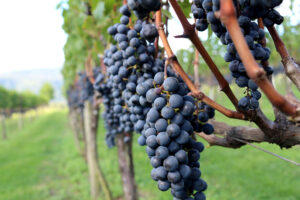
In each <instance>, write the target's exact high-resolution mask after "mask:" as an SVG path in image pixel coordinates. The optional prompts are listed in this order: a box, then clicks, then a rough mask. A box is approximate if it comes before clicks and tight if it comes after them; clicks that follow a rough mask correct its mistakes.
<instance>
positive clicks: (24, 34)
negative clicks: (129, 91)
mask: <svg viewBox="0 0 300 200" xmlns="http://www.w3.org/2000/svg"><path fill="white" fill-rule="evenodd" d="M59 2H60V0H13V1H11V0H2V1H0V24H1V29H0V74H4V73H7V72H12V71H19V70H32V69H43V68H46V69H52V68H58V69H60V68H62V66H63V63H64V54H63V47H64V44H65V42H66V39H67V35H66V34H65V33H64V31H63V29H62V24H63V18H62V16H61V11H60V10H57V9H56V5H57V4H58V3H59ZM289 4H290V1H289V0H286V1H284V3H283V5H282V6H281V8H280V12H281V13H282V14H283V15H285V16H286V15H290V11H289V9H288V6H289ZM297 10H298V11H299V9H297ZM169 30H170V32H171V34H170V37H169V39H170V44H171V47H172V48H173V50H174V51H175V52H176V51H177V50H179V49H180V48H188V47H189V46H190V42H189V41H188V40H186V39H175V38H174V37H173V36H175V35H180V34H181V33H182V29H181V26H180V24H179V21H178V19H177V18H174V20H171V21H170V28H169ZM200 38H202V39H203V38H204V39H205V38H206V35H205V33H204V34H202V35H200Z"/></svg>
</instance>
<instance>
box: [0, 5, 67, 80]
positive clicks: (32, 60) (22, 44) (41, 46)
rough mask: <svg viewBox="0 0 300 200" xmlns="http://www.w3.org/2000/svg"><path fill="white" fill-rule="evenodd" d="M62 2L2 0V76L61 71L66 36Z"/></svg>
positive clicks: (0, 8) (0, 49)
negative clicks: (6, 74)
mask: <svg viewBox="0 0 300 200" xmlns="http://www.w3.org/2000/svg"><path fill="white" fill-rule="evenodd" d="M59 2H60V0H42V1H41V0H13V1H11V0H8V1H7V0H1V1H0V24H1V29H0V74H3V73H5V72H8V71H17V70H26V69H41V68H61V67H62V65H63V62H64V54H63V46H64V44H65V41H66V38H67V36H66V34H65V33H64V31H63V30H62V28H61V26H62V24H63V18H62V17H61V11H59V10H56V5H57V4H58V3H59Z"/></svg>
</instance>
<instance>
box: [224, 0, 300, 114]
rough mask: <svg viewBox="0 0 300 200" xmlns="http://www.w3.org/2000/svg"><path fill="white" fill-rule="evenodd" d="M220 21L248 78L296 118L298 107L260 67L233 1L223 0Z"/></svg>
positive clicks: (272, 100) (276, 105)
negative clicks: (280, 91)
mask: <svg viewBox="0 0 300 200" xmlns="http://www.w3.org/2000/svg"><path fill="white" fill-rule="evenodd" d="M220 19H221V21H222V22H223V23H224V24H225V26H226V28H227V30H228V32H229V34H230V36H231V38H232V40H233V42H234V45H235V47H236V49H237V51H238V53H239V55H240V57H241V59H242V62H243V64H244V66H245V68H246V71H247V74H248V76H249V77H250V78H251V79H252V80H254V81H255V83H256V84H257V85H258V86H259V87H260V88H261V90H262V91H263V92H264V93H265V95H266V96H267V97H268V99H269V100H270V101H271V103H272V104H273V105H274V106H275V107H276V108H278V109H279V110H280V111H282V112H284V113H285V114H287V115H289V116H296V115H297V114H299V113H297V107H296V106H295V105H294V104H292V103H290V102H289V101H288V100H287V99H286V98H285V97H283V96H282V95H280V94H279V93H278V92H277V91H276V90H275V88H274V87H273V85H272V84H271V82H270V81H269V80H268V78H267V76H266V73H265V71H264V70H263V69H262V68H260V67H259V66H258V64H257V63H256V61H255V59H254V58H253V56H252V54H251V52H250V49H249V47H248V45H247V43H246V41H245V38H244V36H243V34H242V32H241V29H240V27H239V24H238V21H237V18H236V12H235V8H234V5H233V2H232V1H231V0H221V11H220Z"/></svg>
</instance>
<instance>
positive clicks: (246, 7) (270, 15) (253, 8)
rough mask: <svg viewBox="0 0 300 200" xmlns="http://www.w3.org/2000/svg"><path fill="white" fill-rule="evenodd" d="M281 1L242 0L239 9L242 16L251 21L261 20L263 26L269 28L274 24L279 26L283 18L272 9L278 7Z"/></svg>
mask: <svg viewBox="0 0 300 200" xmlns="http://www.w3.org/2000/svg"><path fill="white" fill-rule="evenodd" d="M282 1H283V0H275V1H274V0H267V1H259V0H243V1H241V7H242V8H243V11H242V14H243V15H245V16H247V17H249V18H250V19H252V20H255V19H258V18H263V21H264V24H265V26H267V27H271V26H273V25H274V24H278V25H279V24H281V23H282V22H283V20H284V18H283V17H282V16H281V15H280V13H279V12H277V11H276V10H275V9H274V8H275V7H277V6H279V5H280V4H281V3H282Z"/></svg>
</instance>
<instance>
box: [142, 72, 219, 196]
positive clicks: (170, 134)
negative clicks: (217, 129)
mask: <svg viewBox="0 0 300 200" xmlns="http://www.w3.org/2000/svg"><path fill="white" fill-rule="evenodd" d="M167 74H168V78H166V79H165V77H164V72H158V73H156V74H155V76H154V79H152V78H149V79H147V80H146V81H145V82H142V83H140V84H138V86H137V94H138V96H139V99H145V101H147V104H146V105H148V106H149V107H148V109H149V111H148V112H147V115H146V120H145V121H141V123H139V122H138V123H137V124H139V127H138V128H140V129H141V128H142V127H143V128H142V132H141V133H142V134H141V136H140V137H139V139H138V143H139V144H140V145H142V146H144V145H146V146H147V148H146V152H147V154H148V156H149V158H150V160H151V165H152V166H153V170H152V172H151V176H152V178H153V179H154V180H155V181H157V182H158V183H157V184H158V188H159V189H160V190H161V191H167V190H168V189H171V193H172V195H173V196H174V199H196V200H200V199H205V195H204V194H203V191H204V190H206V188H207V185H206V182H205V181H203V180H202V179H201V178H200V176H201V172H200V170H199V167H200V164H199V159H200V153H201V152H202V151H203V150H204V146H203V144H202V143H201V142H196V141H195V140H194V139H193V138H192V135H193V133H194V131H196V132H201V131H203V132H204V133H206V134H212V133H213V132H214V129H213V126H212V125H211V124H209V123H207V121H208V120H209V119H210V118H213V117H214V109H212V108H211V107H209V106H207V105H206V104H205V103H203V102H199V103H197V102H196V101H195V99H194V98H193V97H191V96H188V93H189V89H188V88H187V86H186V84H185V83H184V82H183V81H182V79H181V78H180V77H177V76H176V74H175V73H174V72H173V71H172V70H171V69H169V68H168V73H167ZM148 109H147V110H148Z"/></svg>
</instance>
